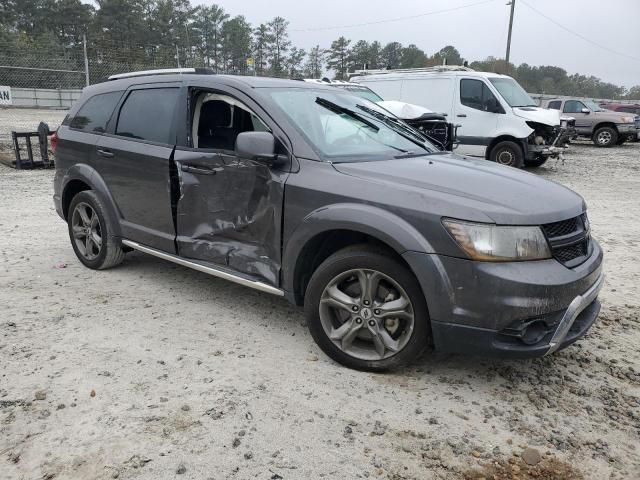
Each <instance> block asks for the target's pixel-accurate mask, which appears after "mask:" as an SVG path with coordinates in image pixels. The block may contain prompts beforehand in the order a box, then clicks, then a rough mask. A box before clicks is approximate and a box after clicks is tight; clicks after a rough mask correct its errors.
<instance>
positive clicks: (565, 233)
mask: <svg viewBox="0 0 640 480" xmlns="http://www.w3.org/2000/svg"><path fill="white" fill-rule="evenodd" d="M542 231H543V232H544V234H545V235H546V237H547V240H548V241H549V245H550V246H551V253H552V254H553V257H554V258H555V259H556V260H558V261H559V262H560V263H562V264H563V265H565V266H567V267H570V268H573V267H576V266H578V265H580V264H581V263H582V262H584V261H585V260H586V259H587V257H588V256H589V221H588V220H587V216H586V214H584V215H580V216H579V217H574V218H570V219H568V220H562V221H560V222H553V223H547V224H545V225H542Z"/></svg>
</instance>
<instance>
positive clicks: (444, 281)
mask: <svg viewBox="0 0 640 480" xmlns="http://www.w3.org/2000/svg"><path fill="white" fill-rule="evenodd" d="M592 243H593V245H594V248H593V251H592V253H591V255H590V257H589V258H588V259H587V260H586V261H585V262H584V263H583V264H582V265H579V266H577V267H575V268H567V267H565V266H564V265H562V264H561V263H559V262H558V261H556V260H553V259H552V260H541V261H535V262H507V263H491V262H474V261H471V260H465V259H460V258H453V257H445V256H440V255H428V254H421V253H415V252H407V253H405V255H404V257H405V259H406V260H407V262H408V263H409V265H411V266H412V268H413V270H414V272H415V273H416V276H417V277H418V280H419V282H420V284H421V286H422V289H423V292H424V294H425V298H426V300H427V305H428V308H429V315H430V320H431V330H432V334H433V343H434V347H435V349H436V350H440V351H445V352H457V353H466V354H477V355H483V356H498V357H513V358H527V357H537V356H543V355H547V354H549V353H553V352H554V351H557V350H559V349H561V348H564V347H566V346H567V345H569V344H571V343H573V342H575V341H576V340H577V339H579V338H580V337H582V336H583V335H584V334H585V333H586V332H587V330H588V329H589V328H590V327H591V325H592V324H593V323H594V321H595V320H596V318H597V316H598V313H599V311H600V304H599V303H598V301H597V298H596V297H597V295H598V292H599V291H600V289H601V288H602V284H603V278H604V277H603V274H602V250H601V249H600V247H599V245H598V244H597V242H595V241H593V240H592ZM534 329H535V332H536V334H535V335H533V336H532V335H531V332H533V331H534Z"/></svg>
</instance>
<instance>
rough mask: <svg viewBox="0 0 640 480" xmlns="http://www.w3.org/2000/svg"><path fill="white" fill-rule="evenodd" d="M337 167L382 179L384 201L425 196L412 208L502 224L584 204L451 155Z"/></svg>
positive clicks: (520, 174) (535, 180) (568, 214)
mask: <svg viewBox="0 0 640 480" xmlns="http://www.w3.org/2000/svg"><path fill="white" fill-rule="evenodd" d="M334 168H335V169H336V170H338V171H339V172H340V173H343V174H345V175H351V176H354V177H358V178H361V179H364V180H368V181H371V182H375V183H378V184H379V185H380V188H378V190H379V191H380V192H381V193H380V195H381V196H382V197H381V199H385V198H386V199H393V198H410V199H413V200H412V201H415V200H416V199H417V198H416V197H421V198H422V199H423V201H424V205H423V206H421V205H416V204H414V205H413V206H412V209H415V210H422V211H427V212H431V213H434V212H435V213H437V214H438V215H441V216H443V217H452V218H458V219H463V220H470V221H478V222H489V223H491V222H493V223H497V224H502V225H540V224H544V223H550V222H555V221H559V220H566V219H568V218H572V217H576V216H578V215H580V214H581V213H583V212H584V210H585V208H586V207H585V203H584V200H583V199H582V197H581V196H580V195H578V194H577V193H575V192H574V191H572V190H570V189H568V188H566V187H564V186H562V185H559V184H557V183H555V182H551V181H549V180H545V179H543V178H541V177H539V176H537V175H534V174H530V173H527V172H524V171H522V170H518V169H515V168H511V167H505V166H502V165H498V164H496V163H493V162H490V161H488V160H478V159H471V158H468V157H461V156H458V155H456V154H453V153H451V154H444V153H443V154H435V155H434V154H431V155H425V156H422V157H413V158H405V159H394V160H384V161H375V162H357V163H336V164H334ZM374 188H377V187H374ZM399 191H400V192H399ZM399 193H400V195H398V194H399ZM416 194H417V195H416ZM389 201H390V200H389ZM414 203H415V202H414Z"/></svg>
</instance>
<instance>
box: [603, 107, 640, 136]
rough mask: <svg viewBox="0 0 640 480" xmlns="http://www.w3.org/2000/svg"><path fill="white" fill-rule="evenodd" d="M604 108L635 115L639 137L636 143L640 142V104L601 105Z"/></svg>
mask: <svg viewBox="0 0 640 480" xmlns="http://www.w3.org/2000/svg"><path fill="white" fill-rule="evenodd" d="M600 106H601V107H602V108H606V109H607V110H612V111H614V112H623V113H635V114H636V119H635V124H636V128H637V129H638V135H637V136H636V140H635V141H636V142H637V141H639V140H640V104H639V103H606V102H602V103H600Z"/></svg>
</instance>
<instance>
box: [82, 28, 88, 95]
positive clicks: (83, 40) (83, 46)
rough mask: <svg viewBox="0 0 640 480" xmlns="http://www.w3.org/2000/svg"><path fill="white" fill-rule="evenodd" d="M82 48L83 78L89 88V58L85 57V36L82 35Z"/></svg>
mask: <svg viewBox="0 0 640 480" xmlns="http://www.w3.org/2000/svg"><path fill="white" fill-rule="evenodd" d="M82 48H83V50H84V76H85V82H86V84H87V87H88V86H89V57H88V56H87V36H86V35H85V34H84V33H83V34H82Z"/></svg>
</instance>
